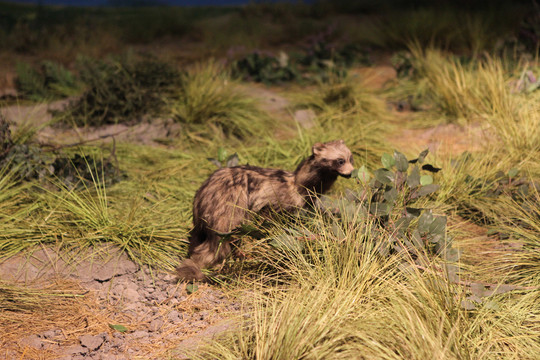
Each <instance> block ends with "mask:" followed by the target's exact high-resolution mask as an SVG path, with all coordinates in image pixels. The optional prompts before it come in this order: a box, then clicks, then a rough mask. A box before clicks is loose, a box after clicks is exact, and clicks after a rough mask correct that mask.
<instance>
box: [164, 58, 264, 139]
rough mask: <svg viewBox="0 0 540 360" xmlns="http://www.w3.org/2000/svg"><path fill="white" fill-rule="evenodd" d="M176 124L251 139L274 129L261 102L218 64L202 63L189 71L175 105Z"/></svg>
mask: <svg viewBox="0 0 540 360" xmlns="http://www.w3.org/2000/svg"><path fill="white" fill-rule="evenodd" d="M171 112H172V114H173V117H174V119H175V120H176V121H178V122H181V123H184V124H187V125H188V126H189V129H190V130H191V131H194V132H195V133H198V134H202V135H203V136H204V135H206V136H212V135H215V134H217V135H218V136H219V134H222V135H224V136H226V137H230V136H232V137H238V138H242V139H248V138H250V137H253V136H256V135H259V134H261V133H267V132H268V131H269V130H271V128H272V126H271V121H270V118H269V116H268V115H267V114H265V113H264V112H263V111H262V110H260V109H259V108H258V106H257V101H256V100H255V99H254V98H252V97H250V96H249V95H248V94H246V93H245V92H244V91H242V90H241V89H240V88H239V87H238V84H237V83H236V82H235V81H233V80H232V78H231V76H230V74H229V72H228V71H227V70H225V69H223V67H222V66H220V65H219V64H218V63H216V62H214V61H210V62H208V63H199V64H197V65H195V66H194V67H193V68H192V69H190V71H188V72H187V73H186V74H185V75H184V77H183V81H182V86H181V88H180V90H179V91H178V93H177V96H176V98H175V99H174V100H173V102H172V103H171Z"/></svg>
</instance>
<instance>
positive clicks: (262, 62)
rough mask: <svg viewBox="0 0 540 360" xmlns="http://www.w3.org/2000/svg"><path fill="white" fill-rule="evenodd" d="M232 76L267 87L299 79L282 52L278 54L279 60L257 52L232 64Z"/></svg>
mask: <svg viewBox="0 0 540 360" xmlns="http://www.w3.org/2000/svg"><path fill="white" fill-rule="evenodd" d="M232 74H233V76H237V77H241V78H243V79H246V80H250V81H255V82H262V83H264V84H267V85H269V84H276V83H281V82H287V81H295V80H297V79H298V78H299V77H300V75H299V73H298V71H297V70H296V69H295V67H294V66H292V65H291V64H290V63H289V58H288V56H287V54H285V53H284V52H281V53H280V55H279V58H277V57H274V56H271V55H264V54H261V53H258V52H254V53H252V54H249V55H247V56H246V57H244V58H242V59H240V60H237V61H235V62H234V64H233V72H232Z"/></svg>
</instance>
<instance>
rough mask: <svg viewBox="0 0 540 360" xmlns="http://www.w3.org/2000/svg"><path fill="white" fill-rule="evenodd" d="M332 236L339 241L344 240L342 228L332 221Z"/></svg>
mask: <svg viewBox="0 0 540 360" xmlns="http://www.w3.org/2000/svg"><path fill="white" fill-rule="evenodd" d="M332 234H334V236H335V237H336V238H338V239H340V240H341V239H345V237H346V236H345V232H344V231H343V228H342V227H341V225H340V224H339V223H338V222H337V221H334V222H333V223H332Z"/></svg>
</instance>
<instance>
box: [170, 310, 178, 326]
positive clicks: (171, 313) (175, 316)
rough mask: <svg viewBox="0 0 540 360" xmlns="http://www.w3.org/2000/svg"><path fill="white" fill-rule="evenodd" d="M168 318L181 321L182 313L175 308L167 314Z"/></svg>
mask: <svg viewBox="0 0 540 360" xmlns="http://www.w3.org/2000/svg"><path fill="white" fill-rule="evenodd" d="M167 319H169V321H170V322H173V323H174V322H178V321H180V313H179V312H178V311H176V310H173V311H171V312H170V313H169V315H167Z"/></svg>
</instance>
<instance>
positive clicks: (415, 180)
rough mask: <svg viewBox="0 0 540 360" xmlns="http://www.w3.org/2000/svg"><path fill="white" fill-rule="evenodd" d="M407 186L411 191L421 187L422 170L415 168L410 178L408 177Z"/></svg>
mask: <svg viewBox="0 0 540 360" xmlns="http://www.w3.org/2000/svg"><path fill="white" fill-rule="evenodd" d="M407 185H409V187H410V188H411V189H412V188H415V187H417V186H418V185H420V169H419V168H418V166H414V167H413V169H412V171H411V173H410V174H409V176H407Z"/></svg>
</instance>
